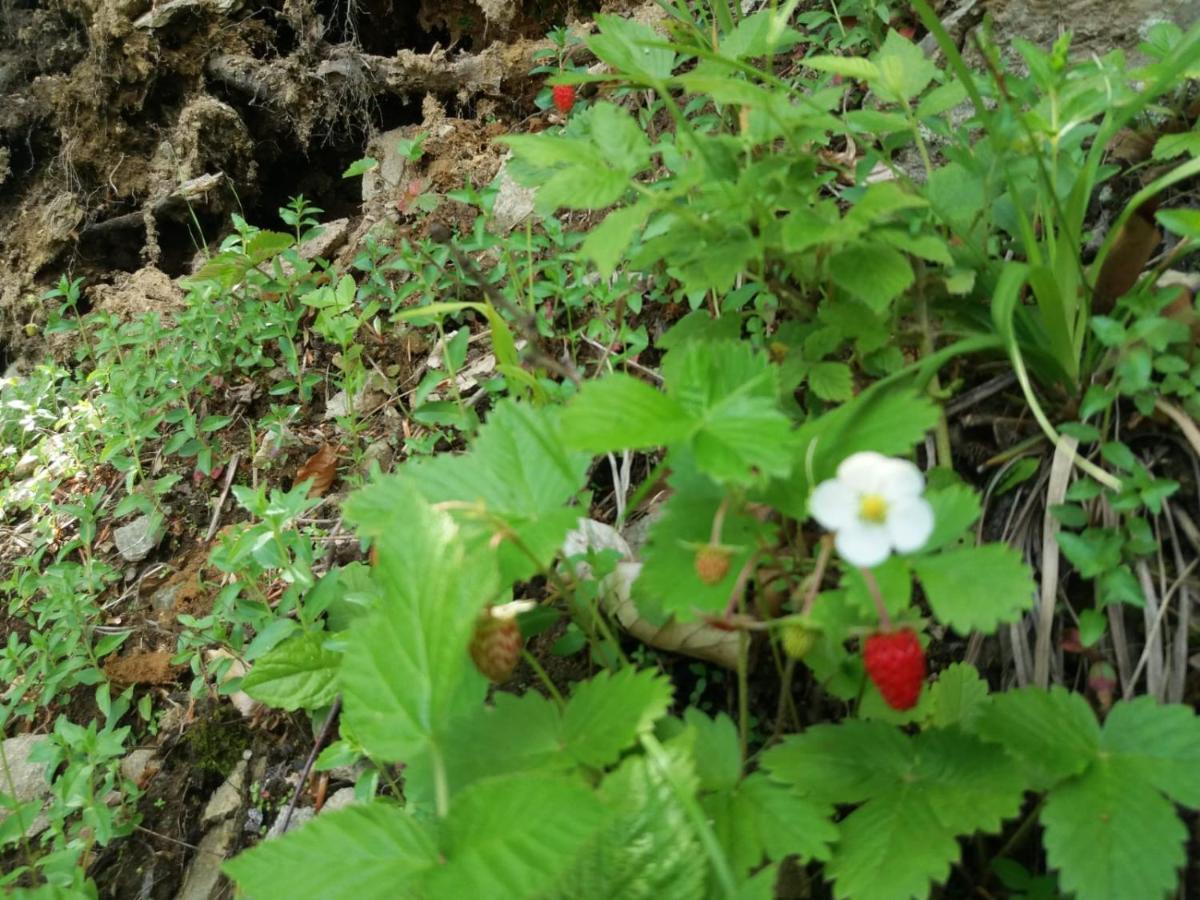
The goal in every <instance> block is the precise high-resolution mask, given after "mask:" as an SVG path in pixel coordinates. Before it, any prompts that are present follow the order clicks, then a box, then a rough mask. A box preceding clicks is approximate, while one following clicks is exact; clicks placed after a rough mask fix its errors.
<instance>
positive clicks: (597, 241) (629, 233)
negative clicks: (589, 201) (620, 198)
mask: <svg viewBox="0 0 1200 900" xmlns="http://www.w3.org/2000/svg"><path fill="white" fill-rule="evenodd" d="M651 210H652V207H651V205H650V204H649V203H646V202H642V203H635V204H634V205H633V206H626V207H623V208H621V209H616V210H613V211H612V212H610V213H609V214H608V215H607V216H606V217H605V219H604V221H603V222H601V223H600V224H599V225H597V226H596V227H595V228H593V229H592V230H591V231H589V232H588V236H587V237H586V238H584V240H583V245H582V246H581V247H580V252H581V253H583V255H584V256H586V257H587V258H588V259H590V260H591V261H592V262H593V263H595V264H596V269H597V270H598V271H599V273H600V277H601V278H605V279H607V278H610V277H611V276H612V273H613V272H614V271H615V270H616V267H617V263H618V262H620V261H621V257H622V256H624V255H625V251H626V250H627V249H628V248H629V244H630V242H631V241H632V240H633V236H634V232H636V231H637V230H638V229H639V228H641V227H642V226H643V225H645V224H646V219H647V217H648V216H649V215H650V212H651Z"/></svg>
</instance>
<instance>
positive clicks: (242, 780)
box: [200, 759, 246, 825]
mask: <svg viewBox="0 0 1200 900" xmlns="http://www.w3.org/2000/svg"><path fill="white" fill-rule="evenodd" d="M245 784H246V760H244V759H242V760H238V764H237V765H236V766H234V767H233V771H232V772H230V773H229V777H228V778H226V779H225V780H224V781H223V782H221V786H220V787H219V788H217V789H216V790H215V791H214V792H213V795H212V796H211V797H209V798H208V805H207V806H205V807H204V815H202V816H201V817H200V822H201V824H203V825H210V824H212V823H213V822H216V821H218V820H220V819H225V818H228V817H229V816H231V815H232V814H233V813H235V812H237V810H238V808H239V807H240V806H241V805H242V791H243V788H244V787H245Z"/></svg>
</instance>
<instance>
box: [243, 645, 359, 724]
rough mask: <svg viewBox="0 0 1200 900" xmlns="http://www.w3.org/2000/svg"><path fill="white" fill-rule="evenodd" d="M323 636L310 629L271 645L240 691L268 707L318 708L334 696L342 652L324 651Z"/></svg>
mask: <svg viewBox="0 0 1200 900" xmlns="http://www.w3.org/2000/svg"><path fill="white" fill-rule="evenodd" d="M324 641H325V635H324V634H321V633H319V632H310V633H308V634H300V635H296V636H295V637H291V638H288V639H287V640H286V641H284V642H283V643H281V644H278V645H276V646H275V647H272V648H271V649H270V650H268V651H267V652H266V653H264V654H263V655H262V656H261V657H260V658H259V659H258V660H257V661H256V662H255V663H254V667H253V668H252V669H251V670H250V671H249V672H248V673H247V674H246V677H245V678H243V679H242V690H243V691H245V692H246V693H247V694H249V695H250V696H251V697H253V698H254V699H255V700H258V701H261V702H262V703H265V704H267V705H268V706H274V707H276V708H277V709H286V710H288V711H289V712H290V711H293V710H297V709H301V708H303V709H317V708H318V707H321V706H326V705H328V704H329V703H331V702H332V701H333V698H334V697H335V696H337V672H338V666H339V665H341V662H342V654H340V653H335V652H333V651H332V650H326V649H325V648H324V646H323V644H324Z"/></svg>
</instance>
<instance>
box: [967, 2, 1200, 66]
mask: <svg viewBox="0 0 1200 900" xmlns="http://www.w3.org/2000/svg"><path fill="white" fill-rule="evenodd" d="M986 6H987V12H988V15H989V16H990V17H991V19H992V21H993V23H994V26H995V35H996V38H997V40H999V41H1001V42H1002V43H1007V42H1008V41H1010V40H1011V39H1012V38H1014V37H1023V38H1025V39H1026V40H1029V41H1032V42H1033V43H1035V44H1038V45H1040V46H1043V47H1045V46H1048V45H1049V44H1051V43H1052V42H1053V41H1054V40H1055V39H1056V38H1057V37H1058V35H1059V34H1060V33H1062V32H1064V31H1070V32H1072V33H1073V35H1074V38H1073V40H1072V41H1071V51H1072V54H1073V55H1074V56H1076V57H1079V56H1083V55H1086V54H1088V53H1092V52H1095V53H1106V52H1108V51H1109V50H1113V49H1115V48H1118V47H1122V48H1125V49H1132V48H1133V47H1135V46H1137V43H1138V42H1139V41H1140V40H1142V39H1143V38H1144V37H1145V36H1146V32H1147V31H1148V29H1149V28H1150V27H1151V26H1153V25H1155V24H1156V23H1158V22H1162V21H1174V22H1176V23H1177V24H1179V25H1180V26H1182V27H1184V28H1186V27H1188V26H1189V25H1191V24H1192V23H1194V22H1196V21H1197V20H1200V0H1121V2H1119V3H1114V2H1113V0H991V2H989V3H987V4H986Z"/></svg>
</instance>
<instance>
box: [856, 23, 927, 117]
mask: <svg viewBox="0 0 1200 900" xmlns="http://www.w3.org/2000/svg"><path fill="white" fill-rule="evenodd" d="M875 65H876V66H877V67H878V69H879V77H878V78H877V79H875V80H874V81H872V83H871V87H873V88H874V89H875V90H876V91H878V93H879V95H880V96H881V97H883V98H884V99H885V100H891V101H896V102H898V101H900V100H911V99H912V98H913V97H916V96H917V94H919V93H921V92H922V91H923V90H925V88H927V87H928V86H929V82H931V81H932V80H933V78H934V76H935V75H937V66H935V65H934V64H933V62H932V60H930V59H929V57H927V56H926V55H925V54H924V52H922V50H921V48H920V47H918V46H917V45H916V44H914V43H913V42H912V41H910V40H908V39H907V38H906V37H904V36H903V35H902V34H900V33H899V32H898V31H895V30H889V31H888V33H887V37H886V38H884V41H883V47H882V48H880V51H879V53H878V54H876V56H875Z"/></svg>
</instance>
